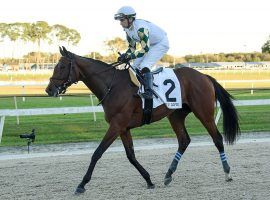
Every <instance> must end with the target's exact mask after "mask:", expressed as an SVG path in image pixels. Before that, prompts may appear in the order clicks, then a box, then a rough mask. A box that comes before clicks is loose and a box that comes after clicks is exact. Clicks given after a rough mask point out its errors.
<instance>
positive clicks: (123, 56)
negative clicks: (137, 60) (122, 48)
mask: <svg viewBox="0 0 270 200" xmlns="http://www.w3.org/2000/svg"><path fill="white" fill-rule="evenodd" d="M130 60H131V58H130V57H129V56H128V54H126V53H123V54H121V55H120V56H119V57H118V59H117V61H118V62H122V63H127V62H128V61H130Z"/></svg>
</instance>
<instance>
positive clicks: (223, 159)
mask: <svg viewBox="0 0 270 200" xmlns="http://www.w3.org/2000/svg"><path fill="white" fill-rule="evenodd" d="M220 159H221V162H222V166H223V170H224V172H226V173H230V166H229V164H228V162H227V158H226V155H225V153H224V152H221V153H220Z"/></svg>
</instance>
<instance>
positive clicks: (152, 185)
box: [147, 184, 155, 189]
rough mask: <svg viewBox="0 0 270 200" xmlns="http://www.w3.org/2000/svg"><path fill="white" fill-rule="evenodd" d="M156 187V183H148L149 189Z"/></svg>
mask: <svg viewBox="0 0 270 200" xmlns="http://www.w3.org/2000/svg"><path fill="white" fill-rule="evenodd" d="M154 188H155V184H151V185H150V184H148V185H147V189H154Z"/></svg>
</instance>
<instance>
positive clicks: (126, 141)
mask: <svg viewBox="0 0 270 200" xmlns="http://www.w3.org/2000/svg"><path fill="white" fill-rule="evenodd" d="M120 137H121V139H122V142H123V145H124V147H125V150H126V154H127V158H128V160H129V161H130V163H131V164H132V165H134V167H135V168H136V169H137V170H138V171H139V172H140V174H141V175H142V177H143V178H144V179H145V180H146V182H147V188H148V189H152V188H154V187H155V185H154V184H153V183H152V181H151V179H150V175H149V173H148V172H147V171H146V170H145V169H144V168H143V167H142V166H141V165H140V163H139V162H138V161H137V159H136V157H135V152H134V148H133V141H132V136H131V134H130V130H127V131H126V132H124V133H122V134H121V135H120Z"/></svg>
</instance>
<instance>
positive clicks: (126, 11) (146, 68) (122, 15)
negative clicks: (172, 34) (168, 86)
mask: <svg viewBox="0 0 270 200" xmlns="http://www.w3.org/2000/svg"><path fill="white" fill-rule="evenodd" d="M114 19H115V20H119V21H120V24H121V26H122V27H123V28H124V31H125V32H126V37H127V41H128V44H129V45H128V50H127V51H126V53H124V54H122V55H121V56H120V57H119V58H118V61H121V62H128V61H129V60H131V59H134V62H133V67H134V68H137V69H139V70H141V72H142V73H143V79H144V82H145V86H144V90H145V92H144V93H143V94H141V95H142V96H143V97H144V98H146V99H152V98H153V92H152V88H153V76H152V75H151V71H150V70H151V68H152V67H153V66H154V65H155V64H156V62H158V61H159V60H160V59H161V58H162V57H163V56H164V54H165V53H167V51H168V50H169V42H168V38H167V34H166V32H165V31H164V30H163V29H161V28H160V27H158V26H157V25H155V24H153V23H151V22H149V21H146V20H143V19H136V12H135V10H134V9H133V8H132V7H130V6H123V7H121V8H120V9H119V10H118V11H117V13H116V14H115V15H114ZM138 43H139V44H140V46H141V49H140V50H136V44H138Z"/></svg>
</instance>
